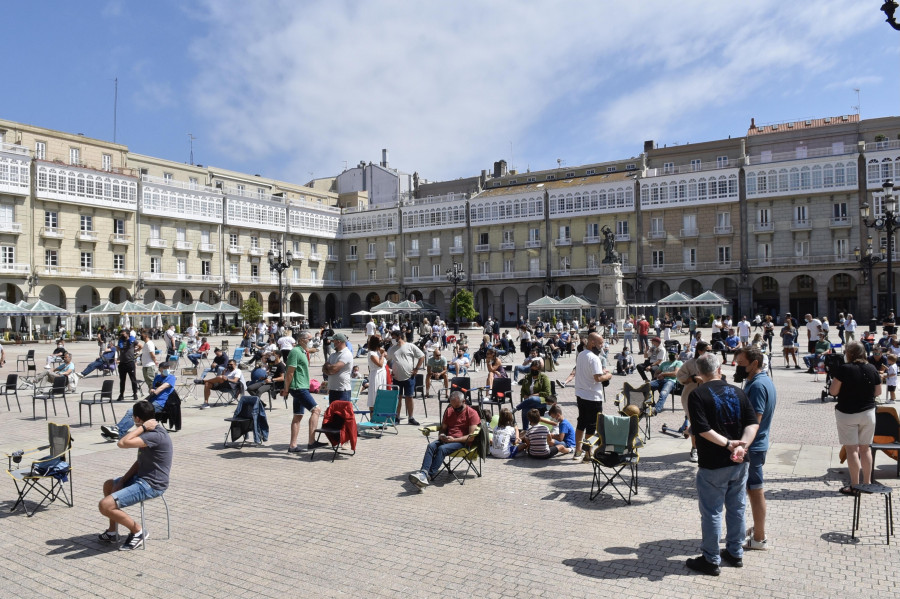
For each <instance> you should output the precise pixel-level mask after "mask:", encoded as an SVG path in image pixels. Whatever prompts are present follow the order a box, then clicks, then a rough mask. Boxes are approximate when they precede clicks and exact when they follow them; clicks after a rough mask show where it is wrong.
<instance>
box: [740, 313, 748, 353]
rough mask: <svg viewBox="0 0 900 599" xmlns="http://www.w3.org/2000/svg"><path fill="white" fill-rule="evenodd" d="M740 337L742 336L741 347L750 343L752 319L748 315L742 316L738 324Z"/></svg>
mask: <svg viewBox="0 0 900 599" xmlns="http://www.w3.org/2000/svg"><path fill="white" fill-rule="evenodd" d="M737 329H738V337H740V338H741V347H747V346H748V345H750V321H749V320H747V317H746V316H742V317H741V321H740V322H739V323H738V324H737Z"/></svg>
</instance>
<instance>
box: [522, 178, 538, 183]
mask: <svg viewBox="0 0 900 599" xmlns="http://www.w3.org/2000/svg"><path fill="white" fill-rule="evenodd" d="M535 181H537V177H528V178H527V179H526V180H525V182H526V183H534V182H535Z"/></svg>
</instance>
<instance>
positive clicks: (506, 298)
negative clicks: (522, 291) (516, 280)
mask: <svg viewBox="0 0 900 599" xmlns="http://www.w3.org/2000/svg"><path fill="white" fill-rule="evenodd" d="M500 302H501V304H502V305H503V315H502V316H500V321H501V322H502V323H503V324H507V325H514V324H516V321H517V320H518V318H519V292H518V291H516V290H515V289H514V288H513V287H505V288H504V289H503V292H502V293H501V294H500Z"/></svg>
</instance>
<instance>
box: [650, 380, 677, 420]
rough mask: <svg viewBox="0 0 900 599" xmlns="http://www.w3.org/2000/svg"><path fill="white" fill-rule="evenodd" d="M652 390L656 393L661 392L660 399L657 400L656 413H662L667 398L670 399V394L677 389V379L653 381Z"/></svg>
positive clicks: (651, 383)
mask: <svg viewBox="0 0 900 599" xmlns="http://www.w3.org/2000/svg"><path fill="white" fill-rule="evenodd" d="M650 388H651V389H653V390H654V391H659V398H658V399H657V400H656V411H657V412H662V411H663V407H665V405H666V398H667V397H669V393H671V392H672V389H674V388H675V379H670V378H668V377H666V378H664V379H662V380H659V379H653V380H652V381H651V382H650Z"/></svg>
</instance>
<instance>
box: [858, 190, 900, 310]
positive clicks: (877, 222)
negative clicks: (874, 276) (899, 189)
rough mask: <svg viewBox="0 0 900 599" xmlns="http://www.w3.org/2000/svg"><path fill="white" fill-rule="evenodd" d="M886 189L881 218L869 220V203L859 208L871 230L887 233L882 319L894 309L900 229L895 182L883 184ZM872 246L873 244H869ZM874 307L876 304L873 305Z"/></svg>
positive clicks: (876, 217) (864, 222)
mask: <svg viewBox="0 0 900 599" xmlns="http://www.w3.org/2000/svg"><path fill="white" fill-rule="evenodd" d="M881 187H882V189H884V197H883V198H882V208H883V210H882V211H881V216H877V215H876V216H875V217H874V218H873V219H872V220H871V221H870V220H869V203H868V202H863V203H862V205H861V206H860V207H859V212H860V215H861V216H862V222H863V224H864V225H865V226H866V228H869V229H876V230H878V231H885V232H886V233H887V248H886V254H887V257H886V258H885V261H886V262H887V273H886V274H887V304H888V306H887V309H884V308H882V310H881V311H882V317H887V315H888V314H889V313H890V312H891V311H893V309H894V281H893V279H894V265H893V253H894V232H895V231H896V230H897V228H898V227H900V214H897V198H896V196H894V182H893V181H892V180H890V179H888V180H887V181H885V182H884V183H883V184H882V186H881ZM869 245H870V246H871V243H870V244H869ZM873 306H874V304H873Z"/></svg>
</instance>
